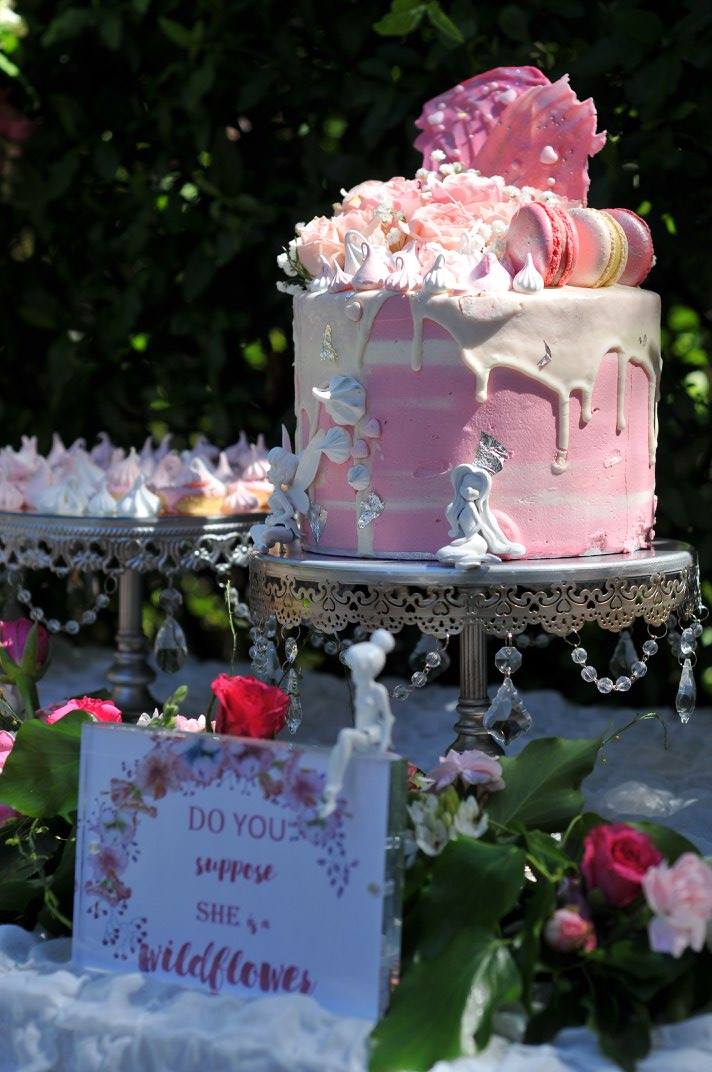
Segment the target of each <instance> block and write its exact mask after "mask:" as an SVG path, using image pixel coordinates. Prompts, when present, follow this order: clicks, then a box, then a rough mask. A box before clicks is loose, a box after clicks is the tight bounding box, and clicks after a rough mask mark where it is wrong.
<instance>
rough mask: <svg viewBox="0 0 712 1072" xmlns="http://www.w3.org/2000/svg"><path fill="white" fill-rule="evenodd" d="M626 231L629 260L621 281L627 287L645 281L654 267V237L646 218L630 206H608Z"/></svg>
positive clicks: (638, 284) (611, 213)
mask: <svg viewBox="0 0 712 1072" xmlns="http://www.w3.org/2000/svg"><path fill="white" fill-rule="evenodd" d="M606 212H607V213H608V215H609V216H612V217H613V219H614V220H616V221H617V222H618V223H619V224H620V226H621V227H622V228H623V230H624V231H625V235H626V238H627V239H628V260H627V262H626V266H625V269H624V271H623V274H622V275H621V277H620V279H619V280H618V282H619V283H623V284H625V286H627V287H637V286H640V284H641V283H642V282H643V280H644V279H645V277H646V276H647V274H648V272H649V271H650V269H651V268H652V267H653V260H654V258H653V239H652V236H651V234H650V228H649V227H648V225H647V223H646V222H645V220H642V219H641V218H640V216H637V215H636V214H635V212H631V210H630V209H629V208H607V209H606Z"/></svg>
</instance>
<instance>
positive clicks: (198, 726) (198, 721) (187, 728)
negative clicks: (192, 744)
mask: <svg viewBox="0 0 712 1072" xmlns="http://www.w3.org/2000/svg"><path fill="white" fill-rule="evenodd" d="M175 729H177V730H182V732H183V733H205V715H201V716H200V718H186V717H185V715H176V722H175Z"/></svg>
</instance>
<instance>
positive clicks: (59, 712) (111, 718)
mask: <svg viewBox="0 0 712 1072" xmlns="http://www.w3.org/2000/svg"><path fill="white" fill-rule="evenodd" d="M70 711H86V712H87V713H88V714H90V715H91V717H92V721H93V722H121V721H122V718H121V712H120V711H119V709H118V707H117V706H116V704H113V703H112V702H111V700H99V699H97V698H96V697H95V696H82V697H80V698H79V699H74V700H67V702H66V703H64V704H62V705H61V706H59V707H55V708H53V709H52V710H51V711H48V712H47V714H46V715H44V716H43V719H42V721H43V722H47V723H49V725H50V726H51V725H53V724H54V723H55V722H59V721H60V719H63V718H64V716H65V715H68V714H69V712H70Z"/></svg>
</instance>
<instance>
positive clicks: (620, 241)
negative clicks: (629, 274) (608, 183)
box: [568, 206, 628, 287]
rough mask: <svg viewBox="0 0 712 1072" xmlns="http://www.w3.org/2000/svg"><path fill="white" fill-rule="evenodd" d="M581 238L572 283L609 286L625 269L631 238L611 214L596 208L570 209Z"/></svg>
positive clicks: (576, 285) (584, 285) (580, 285)
mask: <svg viewBox="0 0 712 1072" xmlns="http://www.w3.org/2000/svg"><path fill="white" fill-rule="evenodd" d="M568 212H569V215H570V217H571V220H572V222H573V225H574V228H575V229H576V235H577V238H578V257H577V259H576V264H575V265H574V270H573V272H572V273H571V277H570V279H569V282H570V283H571V285H572V286H574V287H607V286H610V285H611V284H612V283H617V282H618V280H619V279H620V277H621V274H622V272H623V271H624V270H625V266H626V262H627V257H628V241H627V239H626V235H625V231H624V230H623V228H622V227H621V226H620V224H619V223H618V222H617V221H616V220H614V219H613V217H612V216H608V215H606V213H605V212H601V211H599V210H598V209H596V208H580V207H578V206H576V207H574V208H570V209H569V210H568Z"/></svg>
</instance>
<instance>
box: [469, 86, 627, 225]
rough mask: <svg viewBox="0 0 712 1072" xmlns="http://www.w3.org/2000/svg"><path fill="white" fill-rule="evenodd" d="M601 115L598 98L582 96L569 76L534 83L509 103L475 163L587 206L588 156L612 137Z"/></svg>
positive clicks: (481, 168) (485, 172)
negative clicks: (599, 124) (601, 125)
mask: <svg viewBox="0 0 712 1072" xmlns="http://www.w3.org/2000/svg"><path fill="white" fill-rule="evenodd" d="M596 118H597V117H596V109H595V107H594V104H593V101H592V100H591V99H590V98H589V99H588V100H585V101H580V100H579V99H578V98H577V96H576V94H575V93H574V91H573V90H572V89H571V87H570V86H569V80H568V75H564V77H563V78H560V79H559V80H558V82H553V83H551V84H549V85H547V86H534V87H533V88H532V89H529V90H527V91H526V92H525V93H523V94H522V95H521V96H519V97H518V98H517V99H516V100H515V101H513V103H512V104H510V105H509V107H508V108H507V109H506V111H505V112H504V114H503V115H502V116H501V117H500V120H499V122H498V123H497V125H496V126H495V127H494V129H493V130H492V132H491V133H490V135H489V137H488V138H487V140H486V141H485V143H484V145H483V146H482V149H481V150H480V152H479V153H478V154H477V157H476V159H475V162H474V166H475V167H476V168H477V169H478V170H479V171H481V172H482V174H483V175H502V176H503V178H505V179H506V180H507V182H509V183H511V184H512V185H513V186H535V187H537V189H539V190H552V191H553V192H554V193H556V194H558V195H559V196H561V197H568V198H570V199H571V200H572V201H580V202H582V203H583V204H584V205H585V204H586V197H587V194H588V187H589V182H590V180H589V177H588V158H589V156H593V155H594V154H595V153H597V152H599V151H600V150H601V149H602V148H603V146H604V144H605V141H606V135H605V132H603V133H601V134H597V133H596ZM549 180H553V181H549Z"/></svg>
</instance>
